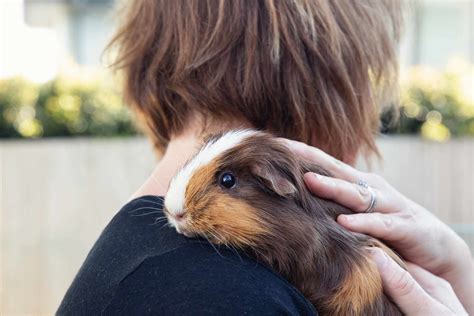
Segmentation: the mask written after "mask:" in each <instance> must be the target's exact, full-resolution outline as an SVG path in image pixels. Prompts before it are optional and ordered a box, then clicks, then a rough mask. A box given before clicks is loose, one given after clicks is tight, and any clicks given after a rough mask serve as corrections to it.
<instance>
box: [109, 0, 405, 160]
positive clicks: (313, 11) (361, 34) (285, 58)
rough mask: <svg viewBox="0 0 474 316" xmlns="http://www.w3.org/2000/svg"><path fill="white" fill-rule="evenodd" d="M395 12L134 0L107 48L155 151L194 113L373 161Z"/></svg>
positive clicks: (394, 6)
mask: <svg viewBox="0 0 474 316" xmlns="http://www.w3.org/2000/svg"><path fill="white" fill-rule="evenodd" d="M400 11H401V9H400V3H399V0H357V1H353V0H291V1H290V0H258V1H257V0H134V1H130V2H129V6H128V7H126V10H125V16H124V19H123V22H122V25H121V27H120V28H119V30H118V32H117V34H116V36H115V37H114V39H113V40H112V42H111V47H113V46H117V48H118V59H117V62H116V66H118V68H120V69H123V70H124V73H125V96H126V99H127V101H128V102H129V103H130V104H131V106H132V108H133V109H134V110H135V111H136V112H138V113H139V114H140V117H141V118H143V120H144V122H145V126H146V130H147V131H148V134H149V136H150V137H151V138H152V140H153V141H154V144H155V145H156V147H157V148H158V149H159V150H163V149H164V148H165V147H166V146H167V143H168V142H169V140H170V138H171V137H172V136H173V135H177V134H179V133H181V132H182V131H183V130H184V129H185V128H186V126H187V125H186V124H187V123H188V122H189V119H190V118H191V117H193V115H195V114H201V115H202V117H204V118H210V119H213V120H224V121H225V120H229V119H234V118H238V119H242V120H243V121H245V122H248V123H250V124H251V125H252V126H254V127H255V128H259V129H263V130H267V131H269V132H272V133H274V134H276V135H277V136H283V137H287V138H291V139H296V140H300V141H303V142H306V143H312V144H317V145H318V146H319V147H321V148H323V149H324V150H326V151H327V152H328V153H330V154H332V155H334V156H335V157H337V158H339V159H343V158H344V157H345V156H346V155H348V153H351V154H355V153H357V152H359V151H360V150H362V151H363V152H364V153H377V147H376V145H375V135H376V134H377V133H378V128H379V113H380V105H381V102H382V101H383V100H382V96H386V95H387V93H386V92H390V91H394V85H393V84H394V83H395V82H396V78H397V69H398V65H397V58H396V46H397V42H398V38H399V26H400V24H401V18H400V17H401V13H400Z"/></svg>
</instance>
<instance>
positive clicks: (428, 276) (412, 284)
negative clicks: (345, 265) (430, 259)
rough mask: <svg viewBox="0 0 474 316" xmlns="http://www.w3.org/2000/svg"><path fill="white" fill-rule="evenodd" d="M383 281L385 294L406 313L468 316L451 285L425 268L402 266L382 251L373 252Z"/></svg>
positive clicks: (373, 257)
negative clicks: (405, 267) (404, 267)
mask: <svg viewBox="0 0 474 316" xmlns="http://www.w3.org/2000/svg"><path fill="white" fill-rule="evenodd" d="M369 250H370V252H371V255H372V259H373V260H374V262H375V263H376V265H377V268H378V270H379V273H380V277H381V279H382V284H383V288H384V291H385V293H386V294H387V295H388V296H389V297H390V298H391V299H392V301H393V302H394V303H395V304H396V305H397V306H398V307H399V308H400V310H401V311H402V313H403V314H405V315H408V316H412V315H433V316H436V315H467V312H466V311H465V310H464V308H463V306H462V304H461V302H460V301H459V299H458V298H457V297H456V294H455V293H454V291H453V288H452V287H451V285H450V284H449V283H448V282H447V281H445V280H444V279H442V278H439V277H437V276H435V275H433V274H432V273H430V272H428V271H426V270H424V269H423V268H421V267H419V266H417V265H415V264H410V263H407V269H408V271H407V270H404V269H403V268H401V267H400V265H398V264H397V263H396V262H395V261H394V260H393V259H392V258H390V257H389V256H387V255H386V254H385V253H384V252H383V251H382V250H381V249H380V248H376V247H372V248H370V249H369Z"/></svg>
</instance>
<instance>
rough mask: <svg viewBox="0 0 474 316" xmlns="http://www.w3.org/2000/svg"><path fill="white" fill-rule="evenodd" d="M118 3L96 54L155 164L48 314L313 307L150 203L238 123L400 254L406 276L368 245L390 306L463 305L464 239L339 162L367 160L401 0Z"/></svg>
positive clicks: (349, 223) (388, 90) (391, 84)
mask: <svg viewBox="0 0 474 316" xmlns="http://www.w3.org/2000/svg"><path fill="white" fill-rule="evenodd" d="M126 5H127V6H126V8H125V10H124V12H125V15H124V17H123V19H122V26H121V27H120V29H119V30H118V33H117V35H116V37H115V38H114V40H113V41H112V44H111V46H110V49H114V48H116V49H117V50H116V53H117V62H116V66H117V67H118V68H119V69H122V70H123V72H124V75H125V78H124V79H125V80H124V84H125V97H126V99H127V100H128V103H129V104H130V106H131V108H132V110H133V111H134V112H135V113H136V114H137V117H138V118H139V119H140V120H141V122H142V126H143V127H144V131H145V133H146V134H147V135H148V136H149V138H150V139H151V141H152V143H153V144H154V146H155V148H156V152H157V154H158V156H159V157H160V160H159V162H158V163H157V165H156V167H155V169H154V170H153V172H152V173H151V175H150V177H149V178H148V179H147V180H146V181H145V182H144V184H143V185H142V186H141V187H140V188H139V189H138V190H137V192H135V194H134V195H133V196H132V199H131V201H130V202H128V203H127V204H126V205H125V206H124V207H123V208H122V209H121V210H120V211H119V212H118V213H117V215H116V216H115V217H114V218H113V219H112V221H111V222H110V223H109V225H108V226H107V227H106V228H105V229H104V231H103V233H102V234H101V236H100V237H99V239H98V240H97V242H96V244H95V245H94V247H93V248H92V250H91V251H90V253H89V255H88V256H87V258H86V261H85V262H84V264H83V266H82V267H81V269H80V271H79V272H78V274H77V276H76V278H75V280H74V281H73V283H72V284H71V287H70V288H69V290H68V291H67V293H66V295H65V297H64V299H63V301H62V303H61V305H60V307H59V309H58V314H60V315H62V314H65V315H67V314H99V313H100V314H180V315H183V314H184V315H190V314H193V315H200V314H206V315H212V314H215V315H217V314H219V315H220V314H226V315H227V314H230V315H233V314H235V315H237V314H239V315H240V314H252V315H256V314H258V315H273V314H289V315H297V314H302V315H315V314H317V311H316V310H314V308H313V307H312V306H311V305H310V304H309V303H308V301H307V300H306V299H305V298H304V297H303V296H302V295H301V294H300V293H299V292H297V291H296V290H295V289H294V288H293V287H292V286H291V285H290V284H288V282H286V281H285V280H283V279H282V278H281V277H279V276H278V275H276V274H275V273H273V272H272V271H271V270H269V269H267V268H266V267H264V266H262V265H260V264H259V263H257V262H254V261H253V260H252V259H251V258H247V257H246V256H243V255H241V254H239V253H237V252H235V251H232V250H230V249H224V248H220V249H215V248H214V246H213V245H211V244H209V243H207V242H204V241H202V240H199V239H188V238H184V237H183V236H181V235H178V234H177V233H176V232H175V231H174V230H173V229H171V228H169V227H167V226H166V225H163V220H164V218H163V217H162V216H163V213H162V206H163V198H162V197H163V196H164V195H165V194H166V190H167V187H168V184H169V182H170V180H171V178H172V177H173V176H174V174H175V173H176V171H177V170H178V169H179V168H180V167H181V166H182V165H183V164H184V163H185V161H186V160H187V159H189V158H190V157H191V156H192V155H193V154H194V153H195V151H196V149H197V148H198V147H199V145H200V144H201V143H202V140H203V137H204V136H205V135H207V134H210V133H214V132H221V131H225V130H228V129H233V128H242V127H253V128H257V129H261V130H266V131H269V132H271V133H273V134H275V135H277V136H280V137H284V138H287V139H292V140H293V141H290V140H288V146H290V148H292V150H294V151H295V152H296V153H297V154H298V155H300V156H301V158H302V159H311V160H313V161H314V162H316V163H319V164H320V165H322V166H323V167H325V168H327V169H328V170H329V171H330V172H331V173H332V174H333V175H334V178H326V177H323V176H320V175H315V174H307V175H305V182H306V184H307V186H308V188H309V189H310V190H311V191H312V192H314V194H316V195H318V196H321V197H324V198H327V199H332V200H334V201H336V202H337V203H340V204H342V205H345V206H347V207H349V208H352V209H353V210H354V211H355V212H356V213H355V214H353V215H350V216H349V215H348V216H340V217H339V218H338V219H337V220H338V222H339V223H340V224H341V225H343V226H344V227H346V228H347V229H349V230H352V231H354V232H360V233H366V234H370V235H372V236H374V237H377V238H381V239H383V240H385V241H386V242H387V243H388V244H390V246H392V247H393V248H394V249H396V250H397V251H398V252H399V253H400V254H401V255H402V256H403V257H404V259H405V260H406V261H407V262H408V271H405V270H402V269H401V268H400V267H398V266H397V265H396V264H394V262H393V261H392V260H391V259H390V258H388V257H387V256H385V255H384V253H382V252H378V251H374V252H373V260H374V262H375V263H376V264H377V266H378V267H379V272H380V275H381V278H382V280H383V285H384V290H385V291H386V293H387V294H388V295H389V297H390V298H391V299H392V300H393V301H394V302H395V303H396V304H397V305H398V306H399V307H400V309H401V311H403V312H404V313H406V314H407V315H422V314H423V315H425V314H429V315H431V314H432V315H435V314H439V315H445V314H459V315H461V314H466V311H469V312H470V313H473V312H474V305H473V302H472V301H471V299H470V295H471V294H472V288H473V280H472V277H473V261H472V260H471V254H470V250H469V248H468V246H467V245H466V243H465V242H464V241H462V240H461V239H460V238H459V237H458V236H457V235H456V234H455V233H454V232H453V231H452V230H450V229H449V227H448V226H446V225H445V224H443V223H442V222H440V221H439V220H438V219H437V218H435V217H434V216H433V215H432V214H431V213H430V212H429V211H427V210H425V209H423V208H422V207H421V206H419V205H418V204H416V203H415V202H413V201H410V200H409V199H408V198H406V197H404V196H403V195H401V194H400V193H399V192H397V191H396V190H395V189H394V188H392V187H391V186H390V185H389V184H388V183H387V182H386V181H385V180H383V179H382V178H380V177H379V176H377V175H373V174H367V173H363V172H360V171H357V170H356V169H354V168H353V167H352V165H354V163H355V161H356V159H357V158H358V157H359V156H365V157H366V158H367V159H370V157H371V156H374V155H376V156H377V155H378V154H379V153H378V150H377V147H376V144H375V138H376V135H377V132H378V129H379V116H380V112H381V111H382V108H381V106H380V105H381V104H390V102H393V95H394V94H395V93H394V91H396V89H395V85H396V81H397V76H396V72H397V58H396V47H397V42H398V39H399V34H400V25H401V23H402V15H401V4H400V1H394V0H379V1H371V0H360V1H347V0H292V1H283V0H282V1H276V0H262V1H253V0H233V1H220V0H200V1H188V0H174V1H168V0H136V1H133V2H127V4H126ZM307 144H308V145H307ZM314 146H316V147H318V148H319V149H316V148H315V147H314ZM357 183H359V184H364V185H358V184H357ZM375 202H376V205H375ZM369 207H370V208H371V211H372V212H370V213H366V212H364V211H365V210H367V209H368V208H369ZM155 219H156V221H155ZM155 224H156V225H155Z"/></svg>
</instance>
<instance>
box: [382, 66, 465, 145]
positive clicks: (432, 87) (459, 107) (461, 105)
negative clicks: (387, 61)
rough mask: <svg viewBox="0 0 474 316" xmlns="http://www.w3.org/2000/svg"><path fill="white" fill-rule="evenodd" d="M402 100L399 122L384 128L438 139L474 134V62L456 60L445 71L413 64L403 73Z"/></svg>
mask: <svg viewBox="0 0 474 316" xmlns="http://www.w3.org/2000/svg"><path fill="white" fill-rule="evenodd" d="M400 101H401V107H400V115H399V122H398V124H397V125H396V126H389V127H388V128H387V130H386V131H384V132H388V133H403V134H421V135H422V136H423V137H424V138H427V139H431V140H435V141H446V140H448V139H449V138H450V137H451V136H474V65H470V64H468V63H465V62H463V61H460V60H453V61H452V62H451V63H450V64H449V65H448V67H447V69H446V70H445V71H436V70H434V69H432V68H428V67H421V66H418V67H413V68H411V69H409V70H408V71H407V72H406V73H405V74H404V76H403V77H402V81H401V96H400ZM383 121H385V122H387V121H389V114H387V115H386V116H385V117H383Z"/></svg>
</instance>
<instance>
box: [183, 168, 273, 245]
mask: <svg viewBox="0 0 474 316" xmlns="http://www.w3.org/2000/svg"><path fill="white" fill-rule="evenodd" d="M218 169H219V166H218V164H217V163H211V164H208V165H206V166H203V167H201V168H199V169H198V170H197V171H196V172H195V174H194V175H193V176H192V178H191V179H190V181H189V184H188V186H187V188H186V194H185V209H186V210H187V213H188V216H189V221H190V226H192V227H193V230H194V232H196V233H198V234H202V235H204V236H206V237H208V238H209V239H210V240H212V241H213V242H215V243H219V244H227V245H232V246H235V247H239V248H243V247H247V246H249V245H254V244H256V242H257V241H258V239H260V236H262V235H264V234H265V232H266V231H267V228H266V227H265V223H264V222H263V221H262V218H261V216H259V215H258V210H256V209H255V208H253V207H252V206H250V205H249V204H248V203H246V202H245V201H243V200H241V199H236V198H234V197H232V196H230V195H227V194H224V192H223V190H226V189H223V188H221V187H220V186H219V185H218V184H217V175H216V174H217V172H218ZM227 190H231V189H227Z"/></svg>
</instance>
